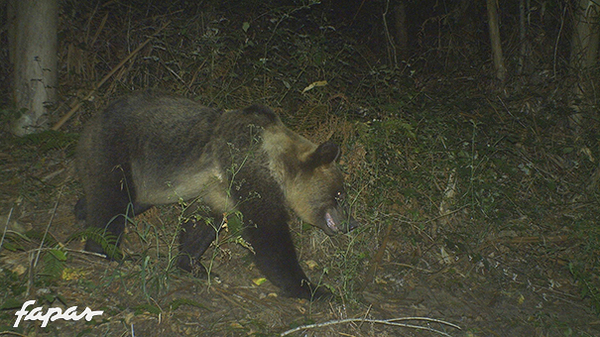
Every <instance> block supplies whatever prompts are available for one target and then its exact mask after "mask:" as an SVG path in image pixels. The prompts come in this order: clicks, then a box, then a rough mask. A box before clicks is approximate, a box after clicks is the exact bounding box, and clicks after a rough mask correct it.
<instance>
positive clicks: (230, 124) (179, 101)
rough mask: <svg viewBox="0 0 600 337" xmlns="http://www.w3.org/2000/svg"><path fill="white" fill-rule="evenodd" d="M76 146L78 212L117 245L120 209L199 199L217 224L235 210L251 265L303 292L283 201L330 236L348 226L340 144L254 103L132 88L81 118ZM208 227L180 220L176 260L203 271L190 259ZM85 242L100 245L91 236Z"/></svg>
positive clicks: (291, 291)
mask: <svg viewBox="0 0 600 337" xmlns="http://www.w3.org/2000/svg"><path fill="white" fill-rule="evenodd" d="M77 152H78V154H77V163H78V164H77V166H78V171H79V175H80V178H81V181H82V183H83V186H84V190H85V195H86V196H85V198H82V199H81V200H80V202H79V203H78V206H77V209H78V210H77V213H78V216H79V217H80V218H83V219H84V220H85V222H86V224H87V226H91V227H95V228H104V229H106V230H107V231H108V232H109V234H111V235H113V236H114V237H116V238H118V239H117V243H118V240H119V239H120V236H121V235H122V233H123V230H124V226H125V224H126V221H127V216H125V215H126V214H128V215H129V216H131V214H139V213H141V212H143V211H145V210H146V209H148V208H149V207H151V206H152V205H160V204H170V203H175V202H178V201H179V200H184V201H192V200H196V199H198V198H200V199H201V200H202V202H203V203H205V204H206V205H208V206H209V207H210V209H211V210H212V213H213V216H214V218H215V219H216V220H217V222H219V221H220V219H221V218H222V217H223V214H231V213H232V212H235V211H239V212H241V214H242V215H243V220H244V231H243V237H244V238H245V240H246V241H247V242H249V243H250V244H251V245H252V247H253V249H254V252H255V255H254V257H255V262H256V265H257V266H258V268H259V269H260V270H261V271H262V273H263V274H264V275H265V276H266V277H267V278H268V279H269V280H270V281H271V282H272V283H273V284H275V285H276V286H278V287H280V288H282V290H283V293H284V294H285V295H288V296H294V297H302V298H311V297H312V296H313V295H314V294H315V288H314V287H313V286H312V285H311V283H310V282H309V281H308V278H307V277H306V275H305V274H304V272H303V271H302V269H301V267H300V265H299V263H298V260H297V258H296V253H295V250H294V246H293V242H292V239H291V236H290V233H289V229H288V225H287V222H288V220H289V219H288V213H287V209H286V206H289V208H291V209H292V210H293V211H294V212H295V213H296V214H297V215H298V216H300V218H301V219H302V220H304V221H306V222H308V223H311V224H313V225H315V226H317V227H319V228H321V229H322V230H323V231H325V232H326V233H327V234H329V235H333V234H335V233H338V232H339V233H345V232H347V231H349V230H351V229H353V228H354V227H356V222H355V221H354V220H353V219H352V217H351V216H349V215H348V213H347V210H345V209H344V207H342V206H343V205H342V204H341V201H342V199H343V178H342V174H341V172H340V170H339V168H338V167H337V166H336V163H335V161H336V159H337V157H338V156H339V152H340V150H339V147H338V146H337V145H335V144H333V143H331V142H325V143H323V144H321V145H320V146H317V145H315V144H313V143H312V142H310V141H309V140H307V139H306V138H304V137H302V136H300V135H298V134H296V133H294V132H293V131H291V130H290V129H288V128H287V127H285V126H284V125H283V123H282V122H281V120H280V119H279V117H277V115H276V114H275V113H274V112H273V111H271V110H270V109H269V108H266V107H263V106H257V105H253V106H250V107H248V108H246V109H243V110H234V111H228V112H219V111H216V110H214V109H210V108H207V107H204V106H202V105H199V104H197V103H195V102H193V101H191V100H188V99H185V98H178V97H172V96H169V95H164V94H160V93H156V92H152V91H146V92H140V93H136V94H133V95H130V96H127V97H125V98H122V99H120V100H118V101H116V102H114V103H113V104H111V105H110V106H109V107H108V108H107V109H106V110H105V111H104V112H102V113H100V114H98V115H97V116H95V117H94V118H93V119H92V120H90V121H89V123H88V124H87V126H86V127H85V129H84V131H83V133H82V135H81V139H80V142H79V146H78V150H77ZM132 206H133V209H132V208H131V207H132ZM132 210H133V212H132ZM217 227H218V226H217ZM217 230H218V228H213V227H211V226H208V225H206V224H203V223H196V222H194V221H188V222H186V223H185V224H184V225H183V230H182V232H181V234H180V256H179V260H178V264H179V266H180V267H181V268H183V269H185V270H188V271H192V270H194V269H195V268H200V269H202V267H201V265H200V263H199V259H200V257H201V255H202V254H203V253H204V251H205V250H206V249H207V248H208V246H209V245H210V243H211V242H212V241H213V240H214V239H215V236H216V231H217ZM86 249H87V250H90V251H94V252H103V249H102V246H101V245H100V244H98V243H97V242H95V241H93V240H88V241H87V243H86ZM316 294H323V292H319V291H317V292H316Z"/></svg>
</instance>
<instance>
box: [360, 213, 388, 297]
mask: <svg viewBox="0 0 600 337" xmlns="http://www.w3.org/2000/svg"><path fill="white" fill-rule="evenodd" d="M391 232H392V222H391V221H390V223H389V224H388V226H387V228H386V229H385V236H384V237H383V242H381V246H380V247H379V250H377V254H375V258H373V261H372V262H371V267H370V268H369V271H368V272H367V277H366V278H365V281H364V282H363V284H362V286H361V287H360V288H359V291H364V290H365V288H367V285H369V283H371V281H372V280H373V277H375V273H376V272H377V267H379V264H380V263H381V259H382V258H383V253H384V252H385V247H386V246H387V243H388V241H389V239H390V233H391Z"/></svg>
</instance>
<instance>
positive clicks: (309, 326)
mask: <svg viewBox="0 0 600 337" xmlns="http://www.w3.org/2000/svg"><path fill="white" fill-rule="evenodd" d="M398 321H425V322H429V323H431V322H433V323H439V324H443V325H448V326H450V327H453V328H455V329H458V330H462V329H461V327H459V326H458V325H456V324H452V323H449V322H446V321H442V320H439V319H435V318H428V317H402V318H391V319H383V320H381V319H364V318H348V319H341V320H335V321H329V322H324V323H315V324H307V325H302V326H299V327H296V328H294V329H291V330H287V331H285V332H283V333H282V334H281V335H279V336H287V335H289V334H291V333H294V332H296V331H300V330H305V329H312V328H321V327H324V326H329V325H336V324H342V323H351V322H360V323H375V324H384V325H391V326H397V327H401V328H411V329H417V330H426V331H431V332H435V333H438V334H440V335H442V336H447V337H452V335H449V334H447V333H445V332H443V331H439V330H436V329H433V328H430V327H426V326H420V325H414V324H407V323H397V322H398Z"/></svg>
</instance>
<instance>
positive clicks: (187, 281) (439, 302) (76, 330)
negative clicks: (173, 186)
mask: <svg viewBox="0 0 600 337" xmlns="http://www.w3.org/2000/svg"><path fill="white" fill-rule="evenodd" d="M8 148H10V147H7V148H5V149H8ZM13 149H14V148H13ZM2 158H3V160H2V162H3V164H2V165H1V166H2V167H1V170H2V172H4V173H3V176H4V179H3V181H2V182H1V183H0V195H1V206H2V211H3V216H4V221H6V216H7V215H8V211H9V210H10V209H11V208H12V209H13V212H12V217H11V219H12V220H16V221H17V224H14V223H13V222H12V221H11V227H10V230H9V231H8V235H9V236H10V235H11V234H14V233H18V232H19V231H21V232H22V233H24V232H27V233H44V232H46V229H48V232H47V234H48V237H51V238H53V240H56V242H58V243H59V245H60V243H65V242H67V238H68V237H69V236H70V235H71V234H72V233H74V232H77V231H80V230H81V228H80V227H79V224H77V222H76V221H75V218H74V216H73V213H72V209H73V206H74V204H75V202H76V199H77V196H78V195H80V194H81V191H80V187H79V185H78V183H77V181H76V179H75V178H74V175H73V172H74V171H73V158H72V157H71V156H69V155H68V151H66V150H64V149H61V150H52V151H49V152H46V153H45V154H44V155H36V154H35V153H34V154H32V155H31V156H30V157H28V156H25V155H22V156H21V157H17V156H16V152H13V153H10V152H6V151H4V152H2ZM563 211H564V212H565V213H568V211H567V210H563ZM177 212H178V211H177V207H176V206H174V207H161V208H160V209H156V208H155V209H152V210H150V211H149V212H147V213H145V214H143V215H141V216H139V217H138V218H136V224H135V225H132V226H131V228H129V234H128V239H127V240H126V241H125V243H124V250H125V252H127V253H128V254H130V258H129V259H128V260H126V261H124V262H123V263H121V264H119V263H117V262H109V261H107V260H105V259H103V258H100V257H97V256H93V255H90V254H85V253H83V252H81V249H82V248H83V242H82V241H81V240H73V241H70V242H69V243H68V244H67V246H66V247H62V248H61V249H62V250H63V251H65V252H66V254H67V260H66V261H65V264H64V265H63V266H62V267H63V268H64V269H63V270H62V274H60V277H57V278H51V279H47V278H44V277H43V276H44V273H45V269H44V267H43V265H44V264H43V263H44V262H43V261H42V262H39V265H40V266H41V267H40V266H38V267H37V269H35V273H30V272H29V270H30V269H29V268H28V267H29V266H31V265H32V263H34V262H33V261H34V260H35V257H36V250H35V248H36V247H37V246H38V245H39V242H40V240H39V239H37V238H33V237H32V236H31V235H29V238H28V239H24V238H22V239H21V240H20V241H19V240H13V242H20V244H21V249H15V250H12V251H11V250H10V249H3V250H2V251H1V252H0V259H1V260H0V261H1V264H0V267H1V268H2V271H3V273H4V275H13V276H15V275H17V277H16V278H14V279H10V280H9V279H8V278H7V279H5V280H4V281H3V286H4V289H0V292H4V294H2V298H3V299H4V300H5V304H6V300H7V299H10V298H13V299H15V300H17V301H19V300H23V299H32V298H33V299H37V300H38V303H43V305H44V307H45V308H48V307H50V306H52V307H54V306H58V307H62V308H66V307H70V306H73V305H77V306H79V307H80V308H82V309H83V308H84V307H86V306H88V307H90V308H91V309H93V310H103V311H104V313H103V315H102V316H100V317H99V318H98V317H96V318H95V319H94V320H93V321H92V322H86V321H84V320H82V321H77V322H73V321H64V320H58V321H54V322H50V323H49V324H48V326H47V327H45V328H42V327H41V326H40V323H39V322H32V321H23V322H22V323H21V324H20V326H19V327H18V328H15V329H10V328H9V327H12V325H13V324H14V322H15V316H14V313H15V312H16V310H17V309H18V306H15V307H14V308H11V309H5V310H3V311H2V316H0V324H1V325H2V326H3V329H4V330H3V331H5V332H3V334H6V335H15V336H276V335H280V334H282V335H283V334H284V333H286V331H289V330H291V329H294V328H297V327H300V326H302V325H308V326H307V327H306V328H300V329H298V330H297V331H295V332H290V335H291V336H440V335H441V336H600V319H599V318H598V316H597V315H595V314H593V313H592V312H591V310H590V304H589V303H588V302H587V301H584V300H582V297H581V294H580V293H579V290H578V288H577V287H576V286H575V284H573V278H572V277H571V275H570V274H569V273H568V269H567V268H566V267H565V263H566V262H565V260H561V259H557V258H556V257H555V256H547V251H548V250H549V249H550V250H556V251H562V252H563V253H564V255H569V252H568V250H569V246H570V245H569V244H568V241H567V239H566V235H567V234H568V233H566V232H565V233H563V234H564V237H563V236H561V235H554V236H551V237H543V236H536V237H532V238H529V240H526V239H523V237H522V235H517V233H514V232H510V231H508V232H506V233H500V234H492V233H490V235H489V236H487V237H486V242H481V243H479V244H478V247H480V251H478V252H469V253H468V254H464V253H457V252H460V251H461V249H460V248H458V247H456V246H455V245H458V244H460V243H459V240H455V239H452V238H446V239H445V244H440V241H442V240H441V239H440V238H437V239H436V238H432V237H429V235H428V234H426V233H425V232H424V231H418V230H415V229H414V228H411V226H412V225H411V224H410V222H409V221H407V220H406V219H405V218H400V217H398V218H391V219H387V220H386V221H387V223H391V224H392V227H390V228H391V231H390V234H389V236H387V235H386V234H385V232H386V228H387V227H386V226H384V225H383V224H382V223H379V224H378V223H374V222H371V221H372V220H369V219H368V218H366V217H364V216H361V214H357V218H358V219H359V220H360V221H361V222H362V223H363V227H361V229H359V230H357V231H355V232H353V233H350V234H348V235H344V236H340V237H333V238H328V237H327V236H326V235H324V234H323V233H321V232H320V231H318V230H316V229H308V228H306V227H303V226H302V225H301V224H299V223H298V222H293V223H292V224H291V226H292V229H293V231H294V233H295V237H296V239H297V243H298V244H297V249H298V252H299V256H300V260H301V261H302V265H303V267H304V268H305V270H307V274H308V275H309V276H310V277H311V278H312V279H313V280H319V279H321V280H322V283H324V284H327V285H328V286H329V287H330V289H332V290H333V291H334V292H336V293H337V294H338V296H337V298H335V299H332V300H327V301H316V302H312V303H311V302H308V301H304V300H298V299H289V298H282V297H278V296H277V295H276V294H277V289H276V288H274V287H273V286H272V285H271V284H270V283H269V282H268V281H267V282H264V283H262V284H261V282H260V281H261V275H260V273H259V272H258V271H257V270H256V268H253V265H252V263H251V259H249V257H248V252H247V250H246V249H244V248H243V247H241V246H240V245H238V244H235V243H233V242H230V241H229V240H227V239H226V238H224V239H222V240H221V242H222V244H219V245H218V249H216V248H211V250H210V251H209V252H207V254H206V255H205V256H208V257H210V256H213V258H212V259H211V260H212V261H213V263H214V264H213V269H212V270H213V271H214V273H215V275H218V276H215V275H213V277H212V278H211V282H210V283H209V282H207V281H206V280H198V279H194V278H192V277H190V276H189V275H186V274H183V273H181V272H178V271H174V270H173V269H172V268H171V269H169V267H168V265H167V263H168V258H166V257H165V256H164V242H168V241H169V238H172V237H173V236H172V235H173V233H172V231H173V227H174V226H175V225H174V223H175V222H176V221H175V220H174V219H176V218H177ZM557 213H560V212H558V211H557ZM379 220H381V218H380V219H379ZM559 220H560V219H554V220H553V219H546V220H545V221H547V222H552V221H559ZM512 221H514V222H519V223H521V224H522V225H527V226H530V227H531V226H535V225H534V224H533V223H534V222H536V223H537V221H532V220H531V219H528V218H526V217H524V218H521V219H514V220H512ZM438 225H440V224H438ZM156 228H159V229H160V230H161V231H164V233H162V234H159V235H157V237H160V236H162V237H163V238H165V237H166V239H163V240H161V241H160V245H161V246H162V247H161V248H160V249H158V250H159V251H160V250H162V251H163V255H162V256H161V257H157V256H156V254H154V253H151V252H150V251H151V250H152V249H153V246H154V244H155V243H152V242H151V243H150V244H148V243H144V242H142V241H141V240H140V237H142V236H141V235H139V232H141V231H144V230H147V229H153V230H154V229H156ZM564 230H565V231H567V229H564ZM147 231H148V230H147ZM170 231H171V232H170ZM415 231H416V233H417V236H421V237H422V238H423V244H419V245H414V244H411V243H410V242H409V240H408V239H407V235H406V233H407V232H415ZM136 234H137V235H136ZM386 236H387V241H386V246H385V249H384V250H383V251H382V252H383V254H382V255H381V260H380V262H379V266H378V267H377V268H376V270H375V272H374V274H373V275H372V276H373V277H372V278H369V277H368V276H367V274H368V273H369V270H370V268H369V267H370V266H371V264H372V263H373V261H374V256H376V252H377V251H378V250H379V248H380V247H381V243H382V240H383V239H384V238H385V237H386ZM146 238H147V240H148V241H152V240H153V239H152V237H151V236H150V235H148V236H146ZM542 240H545V242H542ZM5 242H7V241H5ZM156 242H158V240H157V241H156ZM453 242H454V243H453ZM372 245H375V246H372ZM540 245H544V247H545V248H544V249H539V247H540ZM144 247H145V248H144ZM452 247H455V248H456V249H452ZM3 248H6V246H5V247H3ZM140 250H142V251H144V250H145V253H147V255H145V258H144V259H142V258H141V257H140V256H144V255H141V254H140V253H141V252H140ZM350 250H351V251H352V252H353V254H345V255H344V254H340V252H344V251H346V252H348V251H350ZM361 251H362V253H365V254H368V255H369V256H370V258H368V259H366V258H365V259H363V260H361V261H360V263H359V265H358V266H354V265H353V264H352V263H353V262H352V261H346V259H348V258H349V257H353V256H359V255H360V254H359V253H361ZM476 257H477V258H476ZM205 262H207V261H205ZM166 270H170V272H168V273H167V272H166ZM345 271H352V272H351V273H348V274H344V272H345ZM142 280H146V281H147V282H143V281H142ZM365 280H370V281H369V282H368V283H367V284H366V286H365V287H364V289H361V288H362V286H363V282H365ZM258 284H260V285H258ZM17 289H20V290H17ZM44 301H45V302H44ZM5 307H6V305H5ZM351 319H352V320H351ZM314 324H317V326H315V325H314ZM318 324H321V325H320V326H319V325H318ZM400 325H403V326H400ZM9 331H13V332H9Z"/></svg>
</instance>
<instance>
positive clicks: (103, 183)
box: [76, 173, 147, 259]
mask: <svg viewBox="0 0 600 337" xmlns="http://www.w3.org/2000/svg"><path fill="white" fill-rule="evenodd" d="M119 176H120V177H123V174H122V173H121V174H117V173H112V174H111V175H110V176H108V177H106V176H105V177H104V179H102V178H98V179H97V183H94V184H91V185H90V186H87V188H86V196H85V197H84V198H83V199H82V201H81V203H83V205H85V208H83V207H82V205H81V204H79V205H78V206H76V207H77V208H78V210H77V212H78V213H79V214H78V215H79V216H82V215H83V216H85V224H86V226H87V227H91V228H98V229H100V230H101V232H100V233H99V234H100V235H102V236H103V238H101V239H100V238H98V239H94V238H88V240H87V241H86V245H85V250H87V251H90V252H95V253H101V254H107V255H108V257H109V258H111V259H119V258H121V256H120V253H118V252H117V251H116V250H115V249H114V248H116V247H118V245H119V243H120V241H121V236H122V234H123V231H124V229H125V225H126V223H127V221H129V220H130V219H131V218H133V217H134V213H135V212H134V207H133V201H132V198H134V193H133V191H128V190H127V189H126V187H124V186H122V184H121V180H123V179H122V178H119ZM145 209H147V207H142V208H141V209H140V210H142V211H143V210H145ZM105 239H106V241H104V240H105ZM99 240H101V241H99ZM102 241H104V242H103V243H102ZM107 243H110V244H113V245H110V246H109V245H107ZM105 248H113V249H111V251H108V252H107V251H105Z"/></svg>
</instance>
